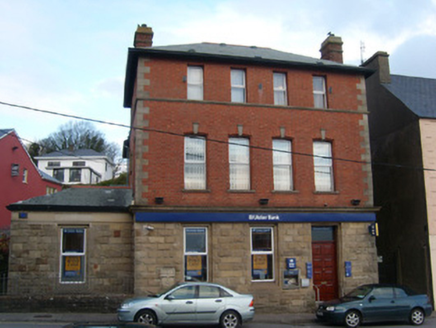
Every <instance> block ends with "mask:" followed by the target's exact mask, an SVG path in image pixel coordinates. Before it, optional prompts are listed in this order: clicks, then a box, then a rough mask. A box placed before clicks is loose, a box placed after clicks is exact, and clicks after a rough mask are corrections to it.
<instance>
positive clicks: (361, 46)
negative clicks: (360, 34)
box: [360, 41, 365, 64]
mask: <svg viewBox="0 0 436 328" xmlns="http://www.w3.org/2000/svg"><path fill="white" fill-rule="evenodd" d="M364 52H365V43H364V42H363V41H360V63H361V64H363V53H364Z"/></svg>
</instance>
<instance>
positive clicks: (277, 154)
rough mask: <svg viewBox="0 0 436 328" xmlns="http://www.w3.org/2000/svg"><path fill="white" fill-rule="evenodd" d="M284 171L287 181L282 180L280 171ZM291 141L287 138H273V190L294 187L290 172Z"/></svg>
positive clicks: (286, 189) (285, 189)
mask: <svg viewBox="0 0 436 328" xmlns="http://www.w3.org/2000/svg"><path fill="white" fill-rule="evenodd" d="M283 171H286V172H287V174H288V176H287V177H286V178H287V181H283V177H282V175H281V174H280V173H282V172H283ZM292 171H293V170H292V141H291V140H287V139H273V177H274V190H277V191H291V190H293V189H294V182H293V172H292Z"/></svg>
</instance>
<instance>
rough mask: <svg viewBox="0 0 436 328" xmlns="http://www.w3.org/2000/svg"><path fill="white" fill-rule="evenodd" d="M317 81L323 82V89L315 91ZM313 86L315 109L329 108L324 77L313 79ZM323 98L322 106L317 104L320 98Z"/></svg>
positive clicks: (314, 77)
mask: <svg viewBox="0 0 436 328" xmlns="http://www.w3.org/2000/svg"><path fill="white" fill-rule="evenodd" d="M315 81H322V88H321V89H315V84H316V83H315ZM312 82H313V83H312V84H313V107H315V108H327V93H326V81H325V77H324V76H313V77H312ZM320 97H321V98H322V104H319V105H318V104H317V103H318V101H317V99H318V98H320Z"/></svg>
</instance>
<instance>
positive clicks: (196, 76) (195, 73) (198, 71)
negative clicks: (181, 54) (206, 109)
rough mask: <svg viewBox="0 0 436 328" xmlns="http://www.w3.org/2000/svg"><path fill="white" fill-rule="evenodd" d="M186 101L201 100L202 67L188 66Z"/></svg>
mask: <svg viewBox="0 0 436 328" xmlns="http://www.w3.org/2000/svg"><path fill="white" fill-rule="evenodd" d="M188 99H191V100H203V67H200V66H188Z"/></svg>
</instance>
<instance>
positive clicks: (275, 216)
mask: <svg viewBox="0 0 436 328" xmlns="http://www.w3.org/2000/svg"><path fill="white" fill-rule="evenodd" d="M135 221H136V222H374V221H375V213H223V212H208V213H197V212H196V213H192V212H191V213H188V212H167V213H160V212H159V213H156V212H138V213H135Z"/></svg>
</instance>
